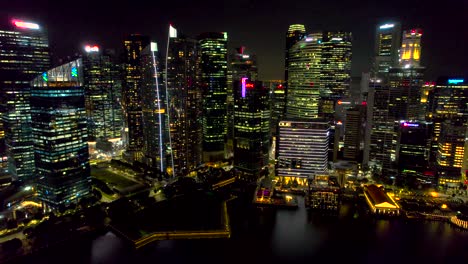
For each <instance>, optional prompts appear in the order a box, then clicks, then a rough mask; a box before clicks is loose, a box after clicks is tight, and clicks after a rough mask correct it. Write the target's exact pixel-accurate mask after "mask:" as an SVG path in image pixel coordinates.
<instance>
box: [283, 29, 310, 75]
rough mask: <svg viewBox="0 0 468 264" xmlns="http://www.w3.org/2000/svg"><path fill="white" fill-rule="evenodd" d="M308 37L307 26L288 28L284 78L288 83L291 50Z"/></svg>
mask: <svg viewBox="0 0 468 264" xmlns="http://www.w3.org/2000/svg"><path fill="white" fill-rule="evenodd" d="M305 36H306V30H305V26H304V25H302V24H292V25H290V26H289V28H288V32H287V33H286V49H285V57H284V78H285V80H286V81H288V76H289V74H288V69H289V57H290V55H289V49H291V48H292V46H294V44H296V43H297V42H298V41H300V40H302V39H303V38H304V37H305Z"/></svg>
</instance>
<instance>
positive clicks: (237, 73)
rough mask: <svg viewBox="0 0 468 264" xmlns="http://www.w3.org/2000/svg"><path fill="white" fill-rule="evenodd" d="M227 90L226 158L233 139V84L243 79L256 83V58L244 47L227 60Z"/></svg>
mask: <svg viewBox="0 0 468 264" xmlns="http://www.w3.org/2000/svg"><path fill="white" fill-rule="evenodd" d="M228 64H229V67H228V81H227V83H228V89H227V145H226V146H227V148H226V149H227V156H231V155H232V153H233V139H234V93H233V91H234V90H235V89H236V88H237V87H235V86H234V85H235V84H234V83H235V82H236V81H238V80H240V79H241V78H243V77H246V78H248V79H249V80H250V81H253V82H254V81H256V80H257V76H258V70H257V57H256V56H255V55H252V54H248V53H246V52H245V47H239V48H236V49H235V52H234V53H231V54H229V58H228Z"/></svg>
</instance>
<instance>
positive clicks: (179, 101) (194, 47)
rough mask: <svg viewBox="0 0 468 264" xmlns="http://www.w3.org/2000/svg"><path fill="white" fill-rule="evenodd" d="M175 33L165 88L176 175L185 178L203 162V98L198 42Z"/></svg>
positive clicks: (168, 51) (168, 54) (169, 50)
mask: <svg viewBox="0 0 468 264" xmlns="http://www.w3.org/2000/svg"><path fill="white" fill-rule="evenodd" d="M171 28H172V26H171ZM173 29H174V28H173ZM174 30H175V29H174ZM174 30H172V33H173V34H172V35H170V36H169V45H168V47H167V61H166V64H167V66H166V77H167V82H166V85H167V92H168V96H169V98H168V99H169V105H168V114H169V116H170V118H169V120H170V127H169V128H170V132H171V139H172V152H173V160H174V175H175V176H183V175H185V174H186V173H187V172H189V171H191V170H193V169H195V168H196V167H197V166H198V165H199V164H201V162H202V122H201V120H200V119H201V117H202V107H201V102H202V96H201V90H200V87H199V85H198V79H197V63H198V59H199V48H198V44H197V41H196V40H194V39H191V38H188V37H183V36H182V37H179V36H177V31H174Z"/></svg>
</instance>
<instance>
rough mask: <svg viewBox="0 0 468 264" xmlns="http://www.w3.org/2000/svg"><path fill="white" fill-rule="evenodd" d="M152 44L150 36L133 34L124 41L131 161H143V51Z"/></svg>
mask: <svg viewBox="0 0 468 264" xmlns="http://www.w3.org/2000/svg"><path fill="white" fill-rule="evenodd" d="M149 44H150V39H149V37H148V36H143V35H139V34H133V35H130V36H128V37H127V38H126V39H125V41H124V48H125V50H124V83H123V87H122V97H123V98H122V102H123V109H124V113H125V120H126V129H127V130H128V131H127V135H126V136H127V154H128V157H129V158H130V159H131V160H141V159H142V156H143V154H142V150H143V121H142V118H143V116H142V110H141V76H142V73H141V51H142V50H143V49H144V48H145V47H146V46H148V45H149Z"/></svg>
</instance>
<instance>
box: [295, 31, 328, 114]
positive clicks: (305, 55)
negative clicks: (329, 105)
mask: <svg viewBox="0 0 468 264" xmlns="http://www.w3.org/2000/svg"><path fill="white" fill-rule="evenodd" d="M321 43H322V33H321V32H320V33H313V34H309V35H308V36H307V37H306V38H304V39H303V40H301V41H299V42H297V43H296V44H294V46H292V47H291V49H290V50H289V61H288V88H287V95H286V98H287V99H286V119H301V120H312V119H316V118H318V117H319V116H318V114H319V99H320V91H321V90H320V87H319V83H320V71H321V66H320V62H321V53H322V45H321Z"/></svg>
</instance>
